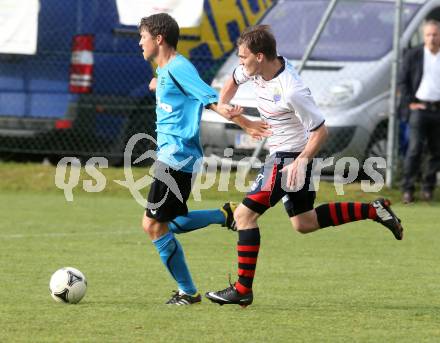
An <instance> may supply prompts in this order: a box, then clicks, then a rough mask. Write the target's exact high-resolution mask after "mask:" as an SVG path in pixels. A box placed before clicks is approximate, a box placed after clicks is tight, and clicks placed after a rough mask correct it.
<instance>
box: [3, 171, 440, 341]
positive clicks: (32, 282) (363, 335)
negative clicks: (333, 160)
mask: <svg viewBox="0 0 440 343" xmlns="http://www.w3.org/2000/svg"><path fill="white" fill-rule="evenodd" d="M9 167H10V168H9V169H14V168H16V169H17V170H16V174H18V173H19V171H20V172H21V174H20V175H21V177H23V183H25V184H26V183H27V184H28V187H25V189H24V190H22V189H17V188H16V185H14V182H15V181H14V180H15V179H17V180H19V178H18V177H16V176H14V177H13V176H11V175H9V176H5V178H7V177H8V178H9V184H5V183H4V181H0V182H3V184H1V186H0V189H1V192H0V213H1V216H2V219H1V221H0V261H1V262H0V304H1V305H0V342H60V341H63V342H438V341H440V287H439V275H440V263H439V259H438V256H439V255H438V246H439V245H440V230H439V229H440V225H439V224H438V213H439V209H440V206H439V205H438V204H435V205H431V206H429V205H426V204H416V205H413V206H403V205H400V204H398V205H397V206H395V207H394V208H395V210H396V212H397V213H398V214H399V216H400V217H401V218H402V220H403V223H404V226H405V229H406V231H405V233H406V236H405V239H404V241H402V242H398V241H396V240H394V238H393V236H392V235H391V233H389V232H388V231H387V230H386V229H382V227H381V226H379V225H377V224H375V223H373V222H357V223H352V224H349V225H346V226H345V227H340V228H337V229H324V230H322V231H319V232H317V233H314V234H311V235H300V234H298V233H295V232H293V230H292V229H291V227H290V224H289V222H288V219H287V217H286V215H285V214H284V211H283V209H282V207H281V206H277V207H275V208H273V209H271V211H270V212H268V213H267V215H265V216H264V218H263V219H262V220H261V228H262V248H261V250H260V256H259V263H258V268H257V274H256V280H255V287H254V292H255V301H254V304H253V305H252V306H250V307H248V308H247V309H244V310H243V309H241V308H240V307H238V306H223V307H220V306H218V305H215V304H211V303H210V302H208V301H206V300H204V301H203V302H202V304H201V305H197V306H192V307H167V306H165V305H163V303H164V302H165V301H166V300H168V298H169V296H171V292H170V291H171V290H172V289H175V286H174V284H173V282H172V281H171V280H170V277H169V276H168V274H167V272H166V271H165V269H164V268H163V266H162V265H161V262H160V260H159V258H158V255H157V252H156V251H155V249H154V247H153V246H152V244H151V243H150V242H149V241H148V239H147V238H146V236H145V234H144V233H143V232H142V230H141V228H140V218H141V215H142V208H141V207H140V206H139V205H137V204H136V203H135V202H134V201H133V200H132V199H131V197H130V195H129V194H127V191H124V190H119V191H118V190H115V192H116V193H117V196H116V195H114V194H109V193H104V194H85V193H84V192H81V191H79V192H78V193H77V194H75V198H74V201H73V202H72V203H68V202H66V201H65V199H64V197H63V194H62V192H61V191H60V190H58V189H56V188H54V186H53V183H52V185H51V184H50V182H49V181H47V183H45V181H41V182H40V183H31V182H30V181H29V180H31V179H33V178H34V177H35V174H34V173H33V172H35V171H36V170H40V168H43V170H45V171H44V172H41V170H40V171H37V172H36V173H37V174H38V172H40V173H42V175H43V176H41V180H45V178H47V179H48V180H49V179H50V178H52V180H53V168H51V167H44V166H43V167H42V166H37V165H29V166H22V167H20V166H18V165H9ZM27 168H28V169H30V170H33V172H29V170H28V172H27V173H26V169H27ZM44 168H46V169H47V170H46V169H44ZM5 170H8V168H6V166H5V165H3V166H1V165H0V171H2V173H3V171H5ZM51 172H52V175H51ZM108 172H109V173H111V174H112V173H114V174H116V175H119V174H120V171H118V170H109V171H108ZM3 175H4V174H2V179H4V178H3ZM17 183H18V181H17ZM321 187H322V188H321V194H322V195H321V196H320V198H319V201H326V199H327V198H336V199H337V200H343V199H344V200H347V199H348V198H355V199H356V200H360V199H370V198H372V197H374V196H376V195H375V194H361V193H359V191H357V190H356V189H355V186H353V187H354V188H353V189H351V190H350V192H348V194H347V195H346V196H344V197H335V195H334V192H332V189H333V187H332V185H331V184H330V185H327V184H323V185H322V186H321ZM118 192H119V193H118ZM216 194H217V192H215V191H206V192H205V193H204V196H205V197H204V199H205V200H204V201H203V202H194V201H191V203H190V206H191V207H192V208H209V207H218V205H219V202H220V203H221V201H222V199H223V198H226V197H227V196H228V194H227V193H225V194H223V193H220V195H217V198H216ZM390 194H391V196H394V197H396V196H397V194H396V193H393V192H391V193H390ZM240 196H241V195H240V194H238V192H237V193H234V192H232V193H230V197H232V200H239V198H240ZM179 240H180V241H181V243H182V245H183V246H184V248H185V252H186V256H187V261H188V263H189V265H190V268H191V270H192V273H193V276H194V279H195V281H196V283H197V285H198V287H199V289H200V291H202V292H204V291H207V290H216V289H220V288H223V287H226V286H227V281H228V280H227V278H228V273H231V274H232V277H233V278H234V275H235V273H236V253H235V241H236V235H235V234H234V233H232V232H227V231H225V230H222V229H220V228H219V226H217V225H215V226H211V227H209V228H207V229H205V230H200V231H197V232H194V233H190V234H187V235H180V236H179ZM62 266H73V267H76V268H79V269H80V270H81V271H82V272H84V273H85V274H86V276H87V278H88V280H89V287H88V293H87V295H86V297H85V298H84V299H83V300H82V301H81V302H80V303H79V304H77V305H64V304H59V303H55V302H54V301H53V300H52V299H51V297H50V295H49V291H48V282H49V278H50V276H51V274H52V273H53V272H54V271H55V270H56V269H58V268H60V267H62Z"/></svg>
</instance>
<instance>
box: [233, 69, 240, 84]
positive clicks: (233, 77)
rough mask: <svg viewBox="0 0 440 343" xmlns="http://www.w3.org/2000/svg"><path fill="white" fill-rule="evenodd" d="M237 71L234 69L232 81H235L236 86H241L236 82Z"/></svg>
mask: <svg viewBox="0 0 440 343" xmlns="http://www.w3.org/2000/svg"><path fill="white" fill-rule="evenodd" d="M236 70H237V68H235V69H234V71H233V72H232V80H234V83H235V85H236V86H239V84H238V83H237V81H236V80H235V71H236Z"/></svg>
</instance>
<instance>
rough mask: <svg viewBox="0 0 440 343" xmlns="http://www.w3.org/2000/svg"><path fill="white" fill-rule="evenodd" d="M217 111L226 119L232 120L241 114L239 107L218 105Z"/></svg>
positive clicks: (241, 110) (241, 109)
mask: <svg viewBox="0 0 440 343" xmlns="http://www.w3.org/2000/svg"><path fill="white" fill-rule="evenodd" d="M217 111H218V112H219V113H220V114H221V115H222V116H223V117H225V118H226V119H232V118H234V117H237V116H240V115H241V114H242V113H243V108H242V107H241V106H239V105H229V104H218V105H217Z"/></svg>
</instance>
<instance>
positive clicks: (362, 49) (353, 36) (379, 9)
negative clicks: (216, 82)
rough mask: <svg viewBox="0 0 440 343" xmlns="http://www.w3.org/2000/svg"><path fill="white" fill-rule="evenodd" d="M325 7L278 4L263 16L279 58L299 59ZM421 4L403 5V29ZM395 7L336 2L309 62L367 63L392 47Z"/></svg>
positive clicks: (312, 2)
mask: <svg viewBox="0 0 440 343" xmlns="http://www.w3.org/2000/svg"><path fill="white" fill-rule="evenodd" d="M327 6H328V1H323V0H297V1H280V2H279V3H277V5H276V6H275V7H274V8H273V9H272V11H271V12H270V13H269V14H268V15H267V16H266V17H265V19H264V20H263V22H262V23H263V24H269V25H271V27H272V30H273V32H274V34H275V36H276V37H277V49H278V53H279V54H280V55H283V56H285V57H287V58H289V59H301V58H302V55H303V54H304V51H305V49H306V47H307V45H308V44H309V42H310V39H311V38H312V36H313V34H314V32H315V30H316V28H317V26H318V24H319V22H320V21H321V19H322V16H323V15H324V12H325V10H326V8H327ZM419 7H420V5H416V4H405V5H404V8H403V11H402V23H403V27H406V26H407V25H408V23H409V21H410V20H411V18H412V17H413V16H414V14H415V13H416V11H417V9H418V8H419ZM394 11H395V4H394V3H393V2H389V1H387V2H383V1H362V2H360V1H339V2H338V4H337V5H336V7H335V9H334V11H333V13H332V16H331V18H330V20H329V22H328V23H327V25H326V27H325V29H324V31H323V32H322V35H321V37H320V39H319V41H318V43H317V45H316V47H315V49H314V51H313V53H312V55H311V58H310V59H311V60H328V61H369V60H376V59H379V58H381V57H382V56H384V55H385V54H386V53H387V52H389V51H390V50H391V48H392V43H393V25H394V24H393V22H394Z"/></svg>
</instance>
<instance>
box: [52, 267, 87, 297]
mask: <svg viewBox="0 0 440 343" xmlns="http://www.w3.org/2000/svg"><path fill="white" fill-rule="evenodd" d="M49 290H50V295H51V296H52V298H53V299H54V300H55V301H57V302H64V303H69V304H76V303H77V302H79V301H80V300H81V299H82V298H83V297H84V295H85V294H86V291H87V279H86V277H85V276H84V274H83V273H81V272H80V271H79V270H78V269H76V268H72V267H64V268H61V269H58V270H57V271H56V272H55V273H53V275H52V277H51V278H50V282H49Z"/></svg>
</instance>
